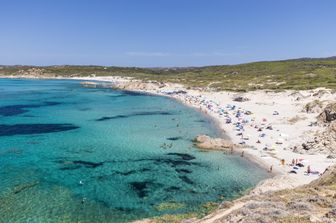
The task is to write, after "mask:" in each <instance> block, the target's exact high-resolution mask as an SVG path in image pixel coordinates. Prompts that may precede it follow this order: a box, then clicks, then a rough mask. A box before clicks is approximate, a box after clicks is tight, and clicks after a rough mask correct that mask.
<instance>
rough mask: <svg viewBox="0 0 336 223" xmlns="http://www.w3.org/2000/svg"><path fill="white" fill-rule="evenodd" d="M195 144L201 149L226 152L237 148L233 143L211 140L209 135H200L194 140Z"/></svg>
mask: <svg viewBox="0 0 336 223" xmlns="http://www.w3.org/2000/svg"><path fill="white" fill-rule="evenodd" d="M194 143H195V145H196V146H197V147H199V148H201V149H213V150H225V149H233V147H234V146H235V145H234V144H233V143H232V142H231V141H229V140H225V139H221V138H211V137H210V136H207V135H199V136H197V137H196V138H195V139H194Z"/></svg>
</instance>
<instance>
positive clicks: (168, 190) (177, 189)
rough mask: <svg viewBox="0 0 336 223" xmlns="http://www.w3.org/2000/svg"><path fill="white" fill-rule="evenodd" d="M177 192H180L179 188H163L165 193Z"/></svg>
mask: <svg viewBox="0 0 336 223" xmlns="http://www.w3.org/2000/svg"><path fill="white" fill-rule="evenodd" d="M179 190H181V188H180V187H176V186H171V187H168V188H165V191H167V192H173V191H179Z"/></svg>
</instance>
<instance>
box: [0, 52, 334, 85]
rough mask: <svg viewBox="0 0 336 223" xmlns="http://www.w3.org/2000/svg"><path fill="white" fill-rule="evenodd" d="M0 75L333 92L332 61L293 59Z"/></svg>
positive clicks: (0, 70) (13, 70) (10, 69)
mask: <svg viewBox="0 0 336 223" xmlns="http://www.w3.org/2000/svg"><path fill="white" fill-rule="evenodd" d="M0 75H2V76H4V75H15V76H27V75H31V76H37V77H84V76H130V77H135V78H138V79H142V80H154V81H164V82H173V83H182V84H185V85H186V86H190V87H203V88H204V87H210V88H211V89H215V90H234V91H247V90H257V89H272V90H282V89H298V90H299V89H312V88H316V87H326V88H331V89H336V58H335V57H330V58H322V59H309V58H303V59H294V60H283V61H269V62H254V63H247V64H240V65H225V66H208V67H186V68H136V67H103V66H68V65H66V66H46V67H33V66H0Z"/></svg>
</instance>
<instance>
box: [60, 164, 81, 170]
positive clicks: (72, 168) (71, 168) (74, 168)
mask: <svg viewBox="0 0 336 223" xmlns="http://www.w3.org/2000/svg"><path fill="white" fill-rule="evenodd" d="M79 168H80V166H79V165H72V166H65V167H61V168H59V169H60V170H76V169H79Z"/></svg>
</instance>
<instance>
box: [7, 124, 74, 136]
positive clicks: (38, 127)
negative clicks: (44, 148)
mask: <svg viewBox="0 0 336 223" xmlns="http://www.w3.org/2000/svg"><path fill="white" fill-rule="evenodd" d="M78 128H79V127H78V126H75V125H72V124H16V125H0V136H14V135H30V134H42V133H52V132H63V131H69V130H73V129H78Z"/></svg>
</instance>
